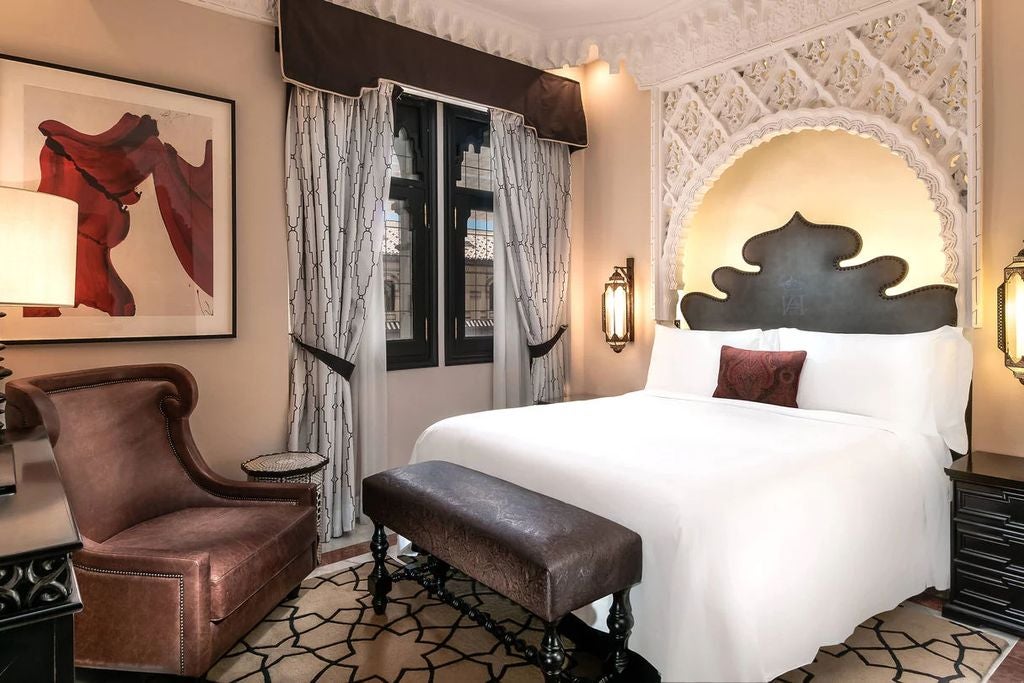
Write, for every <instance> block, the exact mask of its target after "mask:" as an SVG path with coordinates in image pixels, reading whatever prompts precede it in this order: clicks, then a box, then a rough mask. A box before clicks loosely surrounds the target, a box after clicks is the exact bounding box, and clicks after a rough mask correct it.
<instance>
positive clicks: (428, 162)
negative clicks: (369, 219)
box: [384, 94, 437, 370]
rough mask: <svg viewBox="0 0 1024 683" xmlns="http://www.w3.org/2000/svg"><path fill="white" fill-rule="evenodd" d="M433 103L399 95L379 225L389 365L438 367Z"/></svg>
mask: <svg viewBox="0 0 1024 683" xmlns="http://www.w3.org/2000/svg"><path fill="white" fill-rule="evenodd" d="M435 108H436V105H435V104H434V103H433V102H431V101H429V100H425V99H422V98H417V97H411V96H409V95H404V94H403V95H400V96H399V97H398V99H397V100H396V101H395V150H394V156H393V157H392V160H391V193H390V195H389V197H388V206H387V214H386V218H385V228H384V310H385V319H386V323H385V324H386V325H387V340H388V369H389V370H396V369H400V368H416V367H427V366H432V365H437V341H436V331H435V328H436V320H437V297H436V295H435V293H434V292H435V286H434V283H435V282H436V281H437V266H436V258H435V254H436V252H437V248H436V245H437V241H436V237H435V235H434V231H433V229H432V224H431V221H432V216H434V215H435V211H434V204H435V195H436V192H435V191H434V188H435V187H436V185H435V180H434V178H435V165H434V158H435V147H436V145H435V142H434V120H435V118H436V116H435V113H434V112H435Z"/></svg>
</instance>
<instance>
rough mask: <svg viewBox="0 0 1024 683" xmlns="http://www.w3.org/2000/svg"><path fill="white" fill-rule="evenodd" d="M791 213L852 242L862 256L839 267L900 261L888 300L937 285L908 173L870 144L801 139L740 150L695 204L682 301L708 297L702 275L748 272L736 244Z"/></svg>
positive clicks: (936, 257)
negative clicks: (687, 295) (835, 229)
mask: <svg viewBox="0 0 1024 683" xmlns="http://www.w3.org/2000/svg"><path fill="white" fill-rule="evenodd" d="M794 211H800V213H802V214H803V215H804V216H805V217H806V218H807V219H808V220H810V221H812V222H816V223H825V224H838V225H847V226H850V227H852V228H854V229H856V230H857V231H858V232H860V233H861V236H862V237H863V238H864V248H863V250H862V251H861V253H860V254H859V255H858V256H857V257H855V258H854V259H852V260H850V261H849V262H845V263H844V265H853V264H856V263H863V262H865V261H868V260H870V259H872V258H874V257H877V256H884V255H889V254H893V255H896V256H900V257H902V258H904V259H906V260H907V261H908V263H910V272H909V273H908V275H907V278H906V280H904V281H903V282H902V283H900V284H898V285H897V286H896V287H894V288H892V289H891V290H889V291H890V293H892V294H897V293H900V292H905V291H909V290H910V289H913V288H915V287H921V286H924V285H929V284H934V283H936V282H942V281H943V280H944V279H945V272H946V268H947V263H946V257H945V254H944V253H943V243H942V236H941V230H942V228H941V223H940V220H939V215H938V214H937V213H936V212H935V207H934V205H933V203H932V200H931V197H930V196H929V192H928V187H927V186H926V185H925V184H924V183H923V182H922V181H921V180H920V178H918V177H917V175H916V174H915V173H914V172H913V171H912V170H911V169H910V167H909V166H907V164H906V163H905V162H904V161H903V160H902V159H901V158H899V157H898V156H896V155H894V154H893V153H892V152H891V151H890V150H889V149H888V148H886V147H884V146H882V145H881V144H880V143H879V142H877V141H876V140H874V139H873V138H865V137H861V136H857V135H853V134H851V133H848V132H846V131H835V130H803V131H799V132H791V133H787V134H784V135H779V136H777V137H774V138H772V139H771V140H769V141H768V142H766V143H765V144H762V145H760V146H757V147H754V148H751V149H748V150H747V151H746V152H745V153H744V154H742V155H741V156H740V157H739V158H738V159H736V160H735V161H734V162H733V163H732V164H731V165H730V166H729V167H728V168H727V169H726V170H725V171H724V172H723V173H722V175H721V177H719V178H718V180H717V181H715V183H714V185H713V186H712V187H711V189H710V190H708V192H707V193H706V194H705V195H704V198H703V200H702V201H701V203H700V205H699V206H698V207H697V210H696V212H695V213H694V214H693V217H692V218H691V220H690V230H689V239H688V241H687V247H686V250H685V251H684V253H683V255H682V270H683V271H684V272H685V273H686V280H685V286H684V292H692V291H703V292H708V293H712V294H715V293H717V292H716V290H715V287H714V285H713V284H712V282H711V273H712V272H713V271H714V269H715V268H717V267H719V266H722V265H730V266H734V267H736V268H739V269H741V270H751V269H752V266H750V264H747V263H745V262H744V261H743V258H742V256H741V253H740V251H741V248H742V246H743V244H744V242H746V240H747V239H749V238H750V237H752V236H754V235H756V234H758V233H760V232H763V231H765V230H768V229H771V228H774V227H777V226H780V225H783V224H784V223H786V221H788V220H789V218H790V216H792V214H793V212H794Z"/></svg>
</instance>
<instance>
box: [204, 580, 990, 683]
mask: <svg viewBox="0 0 1024 683" xmlns="http://www.w3.org/2000/svg"><path fill="white" fill-rule="evenodd" d="M372 567H373V565H372V563H369V562H367V563H364V564H361V565H358V566H349V567H347V568H345V569H342V570H341V571H338V572H337V573H334V574H330V575H327V576H316V577H311V578H308V579H306V580H305V581H304V582H303V584H302V590H301V592H300V594H299V597H298V598H296V599H295V600H290V601H287V602H284V603H282V604H281V605H280V606H279V607H277V609H275V610H274V611H273V612H272V613H271V614H269V615H268V616H267V618H266V619H264V620H263V622H262V623H260V624H259V625H258V626H256V628H254V629H253V630H252V631H251V632H250V633H249V634H248V635H247V636H246V637H245V638H243V639H242V641H241V642H239V643H238V644H237V645H236V646H235V647H234V648H232V649H231V650H230V651H229V652H228V653H227V654H226V655H224V657H223V658H221V660H220V661H219V662H218V663H217V664H216V665H215V666H214V667H213V668H212V669H211V670H210V671H209V673H207V674H206V677H207V679H208V680H210V681H215V682H217V683H227V682H228V681H238V682H244V683H257V682H259V683H264V682H265V681H314V680H315V681H332V682H333V681H342V682H357V681H375V682H384V683H391V682H394V681H400V682H401V683H428V682H430V681H453V682H459V683H476V682H480V683H484V682H486V681H495V680H500V681H503V682H506V681H507V682H508V683H521V682H522V683H536V682H537V681H540V680H542V677H541V676H540V673H539V672H538V671H537V669H536V668H535V667H533V666H530V665H527V664H526V663H525V662H523V661H522V660H521V659H518V658H517V657H514V656H510V655H508V654H507V653H506V652H505V647H504V646H503V645H501V644H499V643H498V642H497V641H496V640H495V638H494V637H493V636H491V635H490V634H489V633H487V632H486V631H484V629H483V628H481V627H480V626H478V625H477V624H476V623H475V622H473V621H470V620H469V619H467V618H466V617H463V616H462V615H461V614H460V613H459V612H457V611H456V610H454V609H452V608H451V607H449V606H448V605H445V604H442V603H440V602H439V601H437V600H435V599H433V598H431V597H429V596H428V595H427V594H426V591H425V590H424V589H423V588H421V587H420V586H419V585H418V584H416V583H415V582H412V581H400V582H398V583H396V584H395V586H394V588H393V589H392V591H391V594H390V595H389V597H390V599H391V602H390V603H389V604H388V608H387V613H386V614H385V615H383V616H379V617H378V616H377V615H376V614H374V612H373V609H372V608H371V606H370V602H369V598H368V595H367V576H368V575H369V573H370V570H371V569H372ZM447 588H448V589H449V590H451V591H452V592H454V593H455V594H456V595H458V596H459V597H460V598H462V599H463V600H465V601H467V602H469V603H470V604H472V605H475V606H480V607H481V608H482V609H483V610H485V611H488V612H490V613H491V615H492V616H493V617H495V619H496V620H498V621H500V622H501V623H502V624H503V625H504V626H505V627H506V628H507V629H509V630H510V631H512V632H513V633H515V634H516V636H517V637H519V638H523V639H524V640H526V641H527V642H529V643H531V644H533V645H535V646H536V645H538V644H539V643H540V636H541V633H542V631H541V627H540V624H539V621H538V620H537V619H536V618H535V617H533V616H532V615H530V614H529V613H528V612H526V611H524V610H522V609H521V608H519V607H517V606H516V605H514V604H512V603H511V602H509V601H508V600H506V599H505V598H503V597H502V596H500V595H498V594H497V593H495V592H494V591H492V590H490V589H488V588H487V587H486V586H483V585H481V584H478V583H476V582H474V581H472V580H470V579H467V578H465V577H458V578H452V579H450V580H449V581H448V583H447ZM563 640H564V639H563ZM564 643H565V646H566V650H567V654H568V659H569V662H570V667H571V668H570V671H571V673H573V674H575V675H580V676H594V674H595V673H596V672H597V671H598V670H599V668H600V662H599V661H598V660H596V659H595V658H594V657H592V656H590V655H588V654H586V653H583V652H576V651H575V650H574V648H573V645H572V643H571V642H568V641H564ZM1006 645H1007V643H1006V641H1003V640H1002V639H999V638H996V637H994V636H992V635H989V634H986V633H982V632H981V631H977V630H975V629H972V628H968V627H966V626H961V625H959V624H954V623H953V622H950V621H948V620H946V619H943V618H941V617H938V616H935V615H933V614H932V613H930V612H927V611H925V610H924V609H920V608H916V607H905V606H900V607H897V608H896V609H894V610H892V611H889V612H886V613H884V614H880V615H878V616H876V617H873V618H871V619H869V620H867V621H866V622H864V624H861V625H860V626H859V627H858V628H857V629H856V631H855V632H854V633H853V634H852V635H851V636H850V637H849V638H847V640H846V642H845V643H841V644H839V645H835V646H831V647H825V648H822V649H821V650H820V651H819V652H818V656H817V657H816V658H815V661H814V662H813V663H812V664H808V665H807V666H804V667H801V668H800V669H798V670H796V671H791V672H790V673H788V674H786V675H784V676H781V677H780V678H779V679H777V680H778V681H780V682H784V683H798V682H805V681H828V682H829V683H831V682H833V681H835V682H836V683H870V682H873V681H894V680H898V681H901V683H918V682H926V681H939V682H945V681H971V682H977V681H981V680H982V678H983V677H984V675H985V674H986V673H987V672H988V670H989V669H990V668H991V667H992V665H993V663H994V662H995V661H996V659H997V658H998V657H999V654H1000V653H1001V651H1002V650H1003V648H1005V647H1006Z"/></svg>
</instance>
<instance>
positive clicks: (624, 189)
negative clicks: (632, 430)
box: [572, 0, 1024, 455]
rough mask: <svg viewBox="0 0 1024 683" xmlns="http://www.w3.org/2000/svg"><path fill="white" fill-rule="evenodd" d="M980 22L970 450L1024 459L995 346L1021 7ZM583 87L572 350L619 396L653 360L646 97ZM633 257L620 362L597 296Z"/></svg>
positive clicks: (625, 89) (1016, 133)
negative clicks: (629, 312)
mask: <svg viewBox="0 0 1024 683" xmlns="http://www.w3.org/2000/svg"><path fill="white" fill-rule="evenodd" d="M983 20H984V24H983V47H984V50H983V78H984V83H983V88H984V103H983V119H984V140H985V149H984V167H983V171H984V183H983V184H984V189H983V191H984V202H985V205H984V210H985V220H984V235H985V241H984V252H983V258H984V265H985V270H986V281H985V287H984V297H985V299H984V306H985V316H984V325H983V327H982V328H981V329H978V330H973V331H970V336H971V338H972V343H973V344H974V351H975V353H974V358H975V379H974V445H975V447H976V448H980V449H987V450H996V451H1001V452H1006V453H1013V454H1016V455H1024V437H1022V436H1021V433H1020V425H1021V418H1020V415H1021V413H1022V411H1024V386H1021V385H1020V383H1018V382H1017V381H1016V380H1015V379H1014V378H1013V377H1012V375H1011V374H1010V373H1009V371H1007V370H1006V369H1005V367H1004V366H1003V361H1002V354H1001V353H1000V352H999V350H998V349H996V346H995V337H996V329H995V287H996V286H997V285H998V283H999V279H1000V276H1001V272H1002V268H1003V266H1005V265H1006V264H1007V263H1008V262H1009V261H1010V259H1011V258H1012V257H1013V255H1014V254H1016V253H1017V251H1018V250H1019V249H1020V248H1021V240H1022V239H1024V202H1022V200H1021V197H1022V196H1024V195H1022V191H1021V189H1022V187H1024V165H1022V164H1021V161H1020V160H1021V159H1024V127H1022V126H1021V125H1020V120H1021V116H1022V112H1024V88H1022V87H1021V85H1020V80H1021V74H1022V73H1024V44H1022V43H1021V41H1020V36H1021V35H1022V34H1024V2H1016V1H1010V0H990V1H988V2H985V3H984V12H983ZM584 85H585V89H584V94H585V101H586V105H587V114H588V120H589V124H590V137H591V146H590V148H589V149H588V150H587V151H586V153H585V154H586V164H585V169H584V170H583V171H582V174H581V175H582V177H583V179H584V181H585V183H586V196H585V198H584V206H585V212H586V213H585V227H584V235H585V240H586V250H585V254H584V257H583V260H584V263H583V274H582V276H580V277H579V279H580V280H581V286H582V287H584V288H585V296H583V297H581V298H582V301H583V309H582V311H575V312H574V314H577V315H582V317H583V323H584V325H583V332H582V335H581V334H580V331H579V328H577V335H576V337H574V340H573V342H574V346H573V348H574V350H576V349H577V347H579V348H580V349H581V350H582V358H583V363H582V365H583V367H582V368H580V367H578V364H576V363H574V365H573V376H572V381H573V385H574V387H583V388H584V389H583V390H584V391H588V392H599V393H616V392H622V391H628V390H631V389H634V388H637V387H639V386H641V385H642V384H643V382H644V377H645V372H646V368H647V363H648V360H649V356H650V348H649V345H650V329H651V327H650V326H651V321H650V318H649V314H648V311H647V308H648V306H647V297H648V296H649V295H650V279H649V270H648V268H649V265H648V263H649V257H648V254H649V233H648V225H649V223H648V221H649V218H648V216H649V205H650V197H651V195H650V192H651V187H650V182H649V177H650V162H649V144H650V100H649V95H648V94H647V93H644V92H640V91H638V90H637V89H636V88H635V86H634V85H633V83H632V81H631V79H630V78H629V75H628V74H625V73H622V74H619V75H614V76H610V75H608V71H607V66H606V65H604V64H602V63H594V64H591V65H589V66H588V67H587V71H586V81H585V82H584ZM574 177H575V176H574ZM630 255H632V256H635V257H636V258H637V260H638V264H637V265H638V266H639V269H638V273H637V292H638V295H639V296H638V300H637V311H638V316H637V326H638V330H637V333H638V339H637V343H636V344H632V345H630V346H628V347H627V348H626V349H625V350H624V351H623V352H622V354H621V356H619V357H616V356H615V355H614V354H613V353H612V352H611V351H610V350H609V349H608V347H607V345H605V344H604V342H603V337H602V334H601V330H600V309H599V307H598V305H597V296H598V294H599V292H600V291H601V283H602V282H603V279H604V278H605V277H606V276H607V275H608V273H609V272H610V270H611V266H612V265H613V264H614V263H616V262H621V261H622V259H623V258H625V257H626V256H630ZM576 277H577V276H576V275H575V274H574V278H576ZM575 281H576V280H575V279H574V282H575ZM577 301H578V300H577ZM579 336H583V337H584V338H583V339H582V340H580V339H579V338H578V337H579Z"/></svg>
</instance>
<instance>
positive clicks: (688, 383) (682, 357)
mask: <svg viewBox="0 0 1024 683" xmlns="http://www.w3.org/2000/svg"><path fill="white" fill-rule="evenodd" d="M762 338H763V334H762V332H761V330H739V331H736V332H718V331H711V330H680V329H678V328H675V327H668V326H667V325H655V326H654V348H653V349H651V365H650V367H649V368H648V370H647V386H646V389H649V390H652V391H672V392H678V393H681V394H697V395H698V396H711V394H713V393H715V387H717V386H718V365H719V362H720V360H721V356H722V346H723V345H728V346H734V347H736V348H738V349H753V350H755V351H756V350H759V349H761V348H763V347H762V346H761V341H762Z"/></svg>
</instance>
